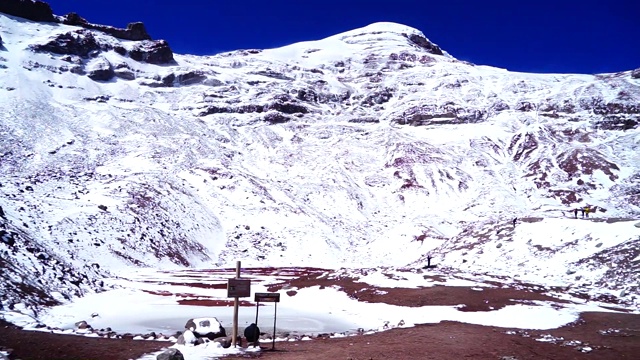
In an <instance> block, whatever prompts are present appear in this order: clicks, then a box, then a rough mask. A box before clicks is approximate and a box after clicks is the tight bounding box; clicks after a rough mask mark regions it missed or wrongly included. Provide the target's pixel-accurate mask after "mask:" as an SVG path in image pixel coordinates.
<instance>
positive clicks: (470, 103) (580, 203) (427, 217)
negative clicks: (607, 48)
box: [0, 1, 640, 306]
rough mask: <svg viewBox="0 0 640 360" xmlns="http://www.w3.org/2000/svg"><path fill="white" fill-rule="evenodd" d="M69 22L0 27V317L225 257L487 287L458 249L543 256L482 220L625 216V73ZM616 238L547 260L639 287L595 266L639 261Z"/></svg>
mask: <svg viewBox="0 0 640 360" xmlns="http://www.w3.org/2000/svg"><path fill="white" fill-rule="evenodd" d="M21 2H24V1H21ZM36 3H38V2H36ZM55 19H58V20H59V19H60V17H55ZM65 19H67V20H68V21H67V22H65V21H48V22H46V21H47V19H43V20H42V21H43V22H36V21H29V20H24V19H20V18H17V17H14V16H11V15H4V14H0V33H1V34H2V47H0V170H1V171H0V185H1V186H0V194H1V196H0V239H1V241H0V253H1V254H2V256H1V257H0V268H2V269H3V271H2V272H1V273H0V280H1V281H0V293H1V294H3V300H2V301H3V305H4V306H13V304H16V303H24V304H26V305H33V306H35V305H38V304H53V303H56V302H59V301H62V300H64V299H65V298H69V297H71V296H76V295H81V294H83V293H86V292H88V291H99V290H101V289H102V286H103V284H102V283H101V281H100V279H101V278H102V277H104V276H108V275H111V274H117V273H118V272H121V271H126V270H127V269H130V268H132V267H163V268H170V267H185V266H225V265H229V264H232V263H233V262H234V261H236V260H242V261H243V263H244V264H245V265H248V266H260V265H264V264H269V265H271V266H283V265H297V264H302V263H304V264H305V265H307V266H325V267H337V266H355V267H377V266H406V265H409V264H411V266H420V265H421V263H422V261H423V256H426V254H427V253H429V254H431V255H434V254H435V255H437V256H439V257H440V259H441V261H442V264H443V266H451V267H452V268H455V269H457V270H459V271H484V272H487V271H488V272H491V271H492V269H493V271H495V272H496V273H498V274H501V271H505V272H506V271H511V270H502V268H500V267H499V264H492V265H486V264H485V265H482V264H480V263H475V262H468V261H466V256H468V255H467V253H468V252H472V253H473V254H476V256H478V257H479V258H481V254H482V253H483V252H484V251H485V250H486V249H488V248H492V249H499V250H494V251H500V252H501V253H500V256H501V257H502V258H505V259H507V258H509V259H512V258H513V257H515V256H516V255H518V256H521V257H522V258H518V259H520V260H518V261H520V262H519V264H531V263H534V262H536V261H541V260H540V259H541V258H545V259H547V258H548V256H551V255H549V254H547V253H545V254H542V253H541V252H540V251H542V250H540V249H538V248H537V247H535V246H533V245H532V246H529V247H526V246H525V247H524V250H522V249H519V250H517V251H514V249H513V248H510V247H509V245H506V246H502V245H500V247H497V246H496V244H495V242H493V241H499V238H498V237H496V238H495V239H494V238H493V237H492V236H491V235H490V234H493V233H494V232H496V231H499V230H496V228H495V226H497V225H496V224H501V223H502V222H508V223H511V221H512V219H513V218H515V217H518V218H527V219H530V220H531V223H532V224H535V223H536V221H538V220H535V219H542V218H549V217H551V218H562V219H565V218H566V223H563V224H565V225H558V226H566V227H567V230H566V231H567V235H566V236H567V239H573V238H572V236H574V235H571V234H572V231H573V230H572V229H575V228H576V227H580V225H579V224H577V223H576V222H575V221H574V222H571V221H573V220H575V219H572V218H574V212H573V210H575V209H578V208H580V209H584V208H585V207H587V208H589V209H592V210H596V211H597V212H596V214H595V217H596V218H598V217H599V216H600V217H605V216H606V217H607V218H608V219H614V220H615V221H622V220H624V221H626V220H629V219H633V218H636V219H637V217H638V215H639V214H640V193H638V190H637V189H638V188H640V158H639V155H638V154H640V149H639V148H638V147H639V144H640V133H639V130H638V122H639V121H640V119H639V118H640V107H639V105H638V104H640V79H639V78H638V77H639V76H638V71H623V72H619V73H613V74H600V75H575V74H526V73H513V72H508V71H505V70H503V69H497V68H492V67H488V66H476V65H474V64H470V63H467V62H463V61H459V60H457V59H455V58H453V57H451V56H450V55H448V54H447V53H446V52H444V51H442V50H441V49H440V47H439V46H437V45H435V44H434V43H432V42H431V41H430V40H428V39H427V38H426V37H425V36H424V35H423V34H422V33H420V32H419V31H418V30H415V29H412V28H410V27H407V26H403V25H399V24H393V23H376V24H372V25H370V26H367V27H364V28H361V29H355V30H352V31H348V32H345V33H342V34H338V35H334V36H331V37H328V38H326V39H322V40H317V41H308V42H303V43H297V44H292V45H288V46H284V47H281V48H276V49H265V50H259V49H247V50H238V51H233V52H227V53H223V54H218V55H214V56H193V55H181V54H174V53H173V52H172V51H171V49H170V48H169V45H168V44H167V43H166V42H164V41H162V40H150V39H149V38H147V37H148V36H145V34H146V31H144V32H143V31H142V30H143V28H141V27H140V26H139V25H134V26H131V27H130V28H129V31H131V32H135V33H136V34H138V35H135V36H136V37H139V38H136V39H135V40H132V39H131V38H128V39H127V38H126V37H123V36H122V34H121V33H119V32H116V31H114V30H105V29H106V28H105V27H103V26H101V25H87V24H88V23H86V22H84V21H81V20H79V19H78V18H77V17H73V16H72V17H71V20H69V17H66V18H65ZM74 19H75V20H74ZM38 20H40V19H38ZM121 30H123V31H125V30H126V29H121ZM118 34H120V35H118ZM592 216H593V215H592ZM612 221H613V220H612ZM540 224H541V225H540V226H543V225H544V224H545V223H544V222H541V223H540ZM594 224H596V223H594ZM606 225H607V223H605V222H602V223H597V224H596V225H594V226H606ZM532 226H535V225H532ZM598 236H600V235H598ZM585 238H588V239H589V241H591V240H593V241H597V240H594V239H597V236H596V235H595V233H589V234H587V235H584V236H583V237H582V238H581V239H575V240H576V241H578V240H580V241H582V240H584V239H585ZM496 239H497V240H496ZM618 240H619V241H618V242H616V243H615V244H614V245H612V246H611V247H610V248H607V247H606V246H605V247H601V246H602V244H601V245H600V246H596V244H594V246H592V247H589V249H591V250H589V251H584V252H571V254H573V255H572V256H573V257H570V256H567V257H559V258H558V259H557V261H558V262H559V263H561V264H566V266H567V267H569V266H571V267H574V266H583V267H592V268H594V269H600V270H602V271H601V272H596V273H597V274H598V275H597V276H598V278H594V280H593V281H594V282H596V281H600V282H602V283H603V284H604V285H603V287H605V288H610V289H617V287H619V286H627V285H628V284H631V283H633V282H634V281H635V284H637V283H638V272H637V271H636V272H635V273H634V272H633V271H632V270H633V269H634V267H633V266H630V267H627V268H625V269H626V270H625V271H626V272H609V271H608V270H606V269H607V267H608V266H610V265H611V263H614V262H615V263H617V262H625V261H626V262H627V263H630V264H637V260H633V259H634V258H635V256H637V250H633V249H634V248H635V249H637V241H638V240H636V239H635V238H626V237H624V238H623V237H621V238H619V239H618ZM425 244H427V245H425ZM461 244H464V246H463V245H461ZM567 244H569V245H570V244H572V241H567ZM634 244H635V245H634ZM458 245H459V246H458ZM569 245H567V246H569ZM485 246H486V247H487V248H484V247H485ZM569 247H570V246H569ZM570 248H571V249H573V248H572V247H570ZM474 251H475V252H474ZM563 251H564V250H563ZM634 251H635V253H634ZM541 254H542V255H541ZM634 254H635V255H634ZM431 255H430V256H431ZM614 255H615V256H614ZM536 259H537V260H536ZM611 259H615V260H611ZM462 260H465V261H462ZM513 261H515V260H513ZM545 261H546V260H545ZM633 261H635V262H633ZM634 266H635V269H637V266H636V265H634ZM535 269H536V270H535V271H538V272H544V271H546V270H545V269H543V268H539V267H535ZM594 274H595V273H594ZM509 275H510V274H509ZM549 276H551V277H553V276H558V277H561V278H562V280H563V281H568V282H572V283H573V282H578V281H579V280H575V279H573V278H572V277H569V275H564V274H549ZM562 276H567V277H566V278H564V277H562ZM594 276H596V275H594ZM54 290H55V291H54Z"/></svg>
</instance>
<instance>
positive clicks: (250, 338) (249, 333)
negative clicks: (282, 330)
mask: <svg viewBox="0 0 640 360" xmlns="http://www.w3.org/2000/svg"><path fill="white" fill-rule="evenodd" d="M244 337H245V338H246V339H247V342H248V343H249V344H251V343H253V346H256V345H257V344H258V340H259V339H260V329H259V328H258V325H256V324H255V323H251V325H249V326H247V327H246V328H245V329H244Z"/></svg>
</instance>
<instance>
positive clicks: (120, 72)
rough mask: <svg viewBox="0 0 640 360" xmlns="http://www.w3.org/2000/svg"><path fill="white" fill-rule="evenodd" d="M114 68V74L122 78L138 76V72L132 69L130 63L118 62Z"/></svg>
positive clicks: (129, 78) (130, 78)
mask: <svg viewBox="0 0 640 360" xmlns="http://www.w3.org/2000/svg"><path fill="white" fill-rule="evenodd" d="M114 68H115V69H114V70H113V74H114V75H115V76H117V77H119V78H120V79H123V80H134V79H135V78H136V74H135V73H134V72H133V70H131V68H130V67H129V65H127V64H124V63H122V64H117V65H116V66H115V67H114Z"/></svg>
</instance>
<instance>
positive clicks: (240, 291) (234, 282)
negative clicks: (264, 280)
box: [227, 261, 251, 348]
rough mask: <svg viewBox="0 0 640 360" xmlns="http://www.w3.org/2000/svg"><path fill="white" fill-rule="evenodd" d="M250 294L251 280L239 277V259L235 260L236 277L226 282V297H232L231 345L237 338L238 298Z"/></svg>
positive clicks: (233, 344) (234, 345)
mask: <svg viewBox="0 0 640 360" xmlns="http://www.w3.org/2000/svg"><path fill="white" fill-rule="evenodd" d="M250 296H251V280H249V279H240V261H238V262H236V278H235V279H229V281H228V282H227V297H232V298H233V334H232V337H231V346H233V347H234V348H235V347H236V340H237V338H238V305H239V298H241V297H250Z"/></svg>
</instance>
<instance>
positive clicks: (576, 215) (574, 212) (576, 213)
mask: <svg viewBox="0 0 640 360" xmlns="http://www.w3.org/2000/svg"><path fill="white" fill-rule="evenodd" d="M573 216H575V217H576V219H577V218H578V209H573Z"/></svg>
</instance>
